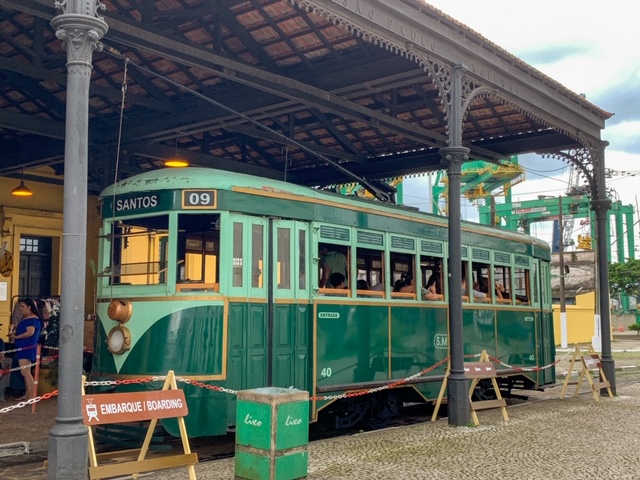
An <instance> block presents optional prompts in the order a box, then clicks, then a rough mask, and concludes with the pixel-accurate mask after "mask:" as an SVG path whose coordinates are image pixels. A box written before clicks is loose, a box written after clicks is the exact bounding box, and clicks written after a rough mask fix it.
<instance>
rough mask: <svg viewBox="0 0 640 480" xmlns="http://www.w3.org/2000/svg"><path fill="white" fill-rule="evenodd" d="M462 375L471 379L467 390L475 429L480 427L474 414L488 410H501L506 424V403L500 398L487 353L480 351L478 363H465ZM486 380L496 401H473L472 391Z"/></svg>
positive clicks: (492, 367) (493, 368)
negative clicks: (488, 379)
mask: <svg viewBox="0 0 640 480" xmlns="http://www.w3.org/2000/svg"><path fill="white" fill-rule="evenodd" d="M464 373H465V375H466V376H467V377H468V378H470V379H472V381H471V387H470V388H469V399H470V404H471V418H472V420H473V424H474V425H475V426H476V427H477V426H478V425H480V421H479V420H478V415H477V414H476V412H477V411H480V410H488V409H490V408H500V409H501V410H502V418H503V419H504V421H505V422H508V421H509V415H508V414H507V403H506V402H505V400H504V398H502V394H501V393H500V388H499V387H498V382H497V381H496V377H497V375H496V369H495V367H494V366H493V363H491V360H490V359H489V355H488V354H487V351H486V350H483V351H482V355H480V361H479V362H465V364H464ZM487 378H490V379H491V383H492V384H493V390H494V391H495V393H496V399H495V400H481V401H474V400H473V390H474V389H475V388H476V385H478V382H479V381H480V380H483V379H487Z"/></svg>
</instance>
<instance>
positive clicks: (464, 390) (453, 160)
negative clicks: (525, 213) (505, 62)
mask: <svg viewBox="0 0 640 480" xmlns="http://www.w3.org/2000/svg"><path fill="white" fill-rule="evenodd" d="M463 71H464V67H463V66H462V65H456V66H455V67H454V69H453V77H452V82H451V100H450V101H451V103H450V105H448V107H449V112H450V117H449V146H448V147H445V148H441V149H440V155H441V156H442V163H443V164H444V165H447V176H448V177H449V198H448V199H447V203H448V207H449V279H448V283H449V352H450V353H449V355H450V356H451V359H450V363H449V366H450V375H449V380H448V383H447V388H448V397H449V398H448V408H449V415H448V418H449V425H458V426H465V425H468V424H469V421H470V420H471V411H470V408H471V405H470V401H469V380H468V379H467V377H465V375H464V335H463V329H462V229H461V225H460V222H461V221H462V216H461V215H460V190H461V185H460V182H461V177H462V164H463V163H464V162H465V161H467V160H469V149H468V148H466V147H463V146H462V118H463V114H464V112H463V107H462V106H463V101H462V77H463Z"/></svg>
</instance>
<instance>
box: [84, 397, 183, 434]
mask: <svg viewBox="0 0 640 480" xmlns="http://www.w3.org/2000/svg"><path fill="white" fill-rule="evenodd" d="M188 413H189V410H188V409H187V402H186V401H185V398H184V391H183V390H152V391H148V392H132V393H103V394H98V395H84V396H83V397H82V416H83V420H84V424H85V425H88V426H91V425H100V424H103V423H125V422H137V421H141V420H153V419H160V418H174V417H186V416H187V414H188Z"/></svg>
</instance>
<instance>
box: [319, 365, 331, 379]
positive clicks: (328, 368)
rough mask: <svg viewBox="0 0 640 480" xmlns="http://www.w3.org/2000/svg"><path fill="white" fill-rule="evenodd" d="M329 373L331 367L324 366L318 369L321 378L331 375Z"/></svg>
mask: <svg viewBox="0 0 640 480" xmlns="http://www.w3.org/2000/svg"><path fill="white" fill-rule="evenodd" d="M331 373H332V371H331V367H326V368H323V369H322V370H321V371H320V376H321V377H322V378H329V377H330V376H331Z"/></svg>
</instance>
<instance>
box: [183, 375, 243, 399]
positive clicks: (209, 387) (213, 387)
mask: <svg viewBox="0 0 640 480" xmlns="http://www.w3.org/2000/svg"><path fill="white" fill-rule="evenodd" d="M176 381H177V382H182V383H186V384H187V385H193V386H194V387H200V388H206V389H207V390H213V391H216V392H222V393H228V394H229V395H237V394H238V391H237V390H231V389H230V388H224V387H220V386H218V385H209V384H208V383H204V382H199V381H197V380H190V379H188V378H184V377H176Z"/></svg>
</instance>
